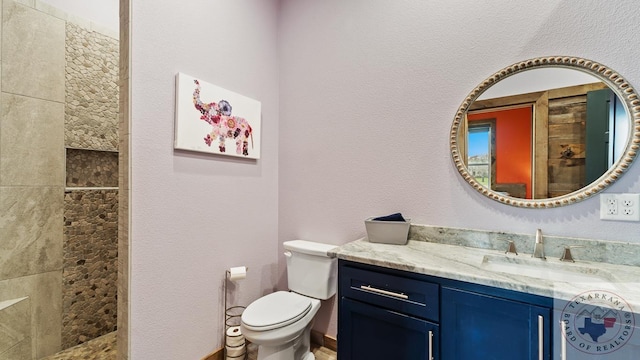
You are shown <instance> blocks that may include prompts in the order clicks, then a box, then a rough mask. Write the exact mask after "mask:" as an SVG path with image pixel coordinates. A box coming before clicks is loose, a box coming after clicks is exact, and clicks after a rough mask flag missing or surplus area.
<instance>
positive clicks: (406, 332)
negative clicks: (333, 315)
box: [338, 298, 439, 360]
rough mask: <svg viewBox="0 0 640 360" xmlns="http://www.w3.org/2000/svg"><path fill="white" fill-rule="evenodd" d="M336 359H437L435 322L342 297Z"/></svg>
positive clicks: (437, 338)
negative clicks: (430, 357)
mask: <svg viewBox="0 0 640 360" xmlns="http://www.w3.org/2000/svg"><path fill="white" fill-rule="evenodd" d="M338 324H339V329H338V344H340V346H338V358H339V359H340V360H390V359H393V360H429V355H431V356H432V357H433V359H434V360H438V359H439V357H438V355H437V354H438V344H439V333H438V325H436V324H433V323H430V322H428V321H426V320H422V319H418V318H414V317H411V316H408V315H404V314H401V313H397V312H394V311H390V310H387V309H384V308H381V307H377V306H373V305H369V304H365V303H361V302H359V301H355V300H351V299H347V298H342V299H341V301H340V309H339V320H338Z"/></svg>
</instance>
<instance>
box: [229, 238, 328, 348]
mask: <svg viewBox="0 0 640 360" xmlns="http://www.w3.org/2000/svg"><path fill="white" fill-rule="evenodd" d="M284 247H285V249H286V250H287V252H285V256H286V259H287V275H288V276H287V278H288V280H289V289H290V290H291V291H277V292H274V293H271V294H268V295H265V296H263V297H261V298H259V299H257V300H256V301H254V302H252V303H251V304H250V305H249V306H247V308H246V309H245V311H244V312H243V313H242V316H241V323H240V328H241V331H242V334H243V335H244V337H245V339H247V340H248V341H249V342H251V343H254V344H256V345H258V360H313V359H315V356H314V355H313V354H312V353H311V352H310V335H311V334H310V333H311V328H312V326H313V319H314V316H315V315H316V313H317V312H318V309H320V304H321V299H322V300H324V299H328V298H330V297H331V296H333V295H334V294H335V292H336V275H337V266H336V265H337V260H336V259H335V258H331V257H329V255H328V252H329V250H331V249H333V248H334V247H335V245H327V244H321V243H315V242H310V241H304V240H293V241H287V242H285V243H284ZM296 290H297V291H296Z"/></svg>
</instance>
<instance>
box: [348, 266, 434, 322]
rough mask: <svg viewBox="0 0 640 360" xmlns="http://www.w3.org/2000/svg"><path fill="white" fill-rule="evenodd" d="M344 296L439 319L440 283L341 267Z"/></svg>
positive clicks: (418, 315) (423, 316)
mask: <svg viewBox="0 0 640 360" xmlns="http://www.w3.org/2000/svg"><path fill="white" fill-rule="evenodd" d="M339 271H340V279H341V280H340V292H341V296H343V297H346V298H351V299H356V300H359V301H363V302H367V303H369V304H374V305H378V306H382V307H385V308H388V309H391V310H394V311H397V312H401V313H404V314H408V315H413V316H417V317H420V318H423V319H428V320H432V321H436V322H437V321H438V320H439V318H438V314H439V310H438V307H439V285H438V284H432V283H428V282H424V281H419V280H415V279H411V278H406V277H402V276H398V275H391V274H384V273H379V272H375V271H370V270H363V269H357V268H352V267H348V266H342V267H340V270H339Z"/></svg>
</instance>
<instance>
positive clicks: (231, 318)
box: [223, 268, 248, 360]
mask: <svg viewBox="0 0 640 360" xmlns="http://www.w3.org/2000/svg"><path fill="white" fill-rule="evenodd" d="M247 270H248V268H247ZM230 276H231V272H230V271H229V270H228V269H227V270H226V271H225V278H224V332H223V336H224V342H223V343H224V352H225V359H234V360H235V359H237V360H244V359H246V358H247V355H248V354H247V352H246V350H245V352H244V355H242V356H238V357H233V358H231V357H228V356H227V355H228V354H227V346H229V345H230V344H229V343H228V336H227V331H228V330H229V328H231V327H234V326H239V325H240V321H241V320H240V318H241V316H242V312H243V311H244V309H246V306H241V305H234V306H228V302H227V298H228V287H227V282H228V281H232V280H230ZM235 345H236V344H234V346H235ZM245 349H246V346H245Z"/></svg>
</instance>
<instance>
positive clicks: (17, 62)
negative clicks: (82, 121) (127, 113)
mask: <svg viewBox="0 0 640 360" xmlns="http://www.w3.org/2000/svg"><path fill="white" fill-rule="evenodd" d="M64 42H65V24H64V21H62V20H60V19H57V18H54V17H51V16H48V15H46V14H43V13H41V12H39V11H37V10H35V9H33V8H32V7H30V6H26V5H25V4H24V2H23V1H12V0H3V1H2V26H1V27H0V60H1V63H2V67H1V71H0V76H1V77H0V88H1V89H2V92H1V94H0V102H1V108H0V129H1V130H0V237H1V240H2V244H3V251H2V252H1V253H0V301H3V300H7V299H12V298H20V297H25V296H26V297H29V305H30V308H31V309H30V315H29V316H28V317H26V318H27V319H25V317H24V316H22V317H14V318H13V319H12V320H11V321H12V326H18V327H24V326H27V325H28V327H29V329H30V335H29V338H26V339H25V340H24V341H22V342H21V343H20V344H18V346H14V347H12V348H11V349H10V350H9V351H10V353H7V354H5V356H9V358H16V359H21V358H24V357H23V355H24V354H21V352H22V351H23V350H26V349H27V348H28V349H29V350H30V353H31V354H32V358H34V359H36V358H39V357H42V356H45V355H48V354H50V353H52V352H56V351H58V350H59V347H60V341H61V339H60V327H61V308H62V296H61V295H62V222H63V213H62V209H63V196H64V127H63V125H64V103H63V101H64V80H65V58H64ZM5 250H6V251H5ZM25 321H26V322H27V324H24V323H21V322H25ZM7 324H8V323H7Z"/></svg>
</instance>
